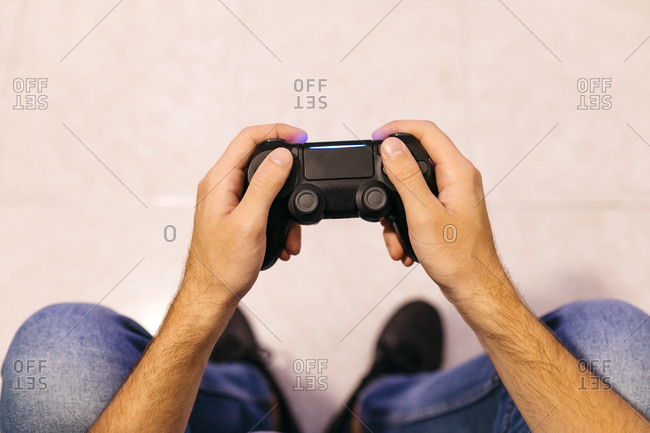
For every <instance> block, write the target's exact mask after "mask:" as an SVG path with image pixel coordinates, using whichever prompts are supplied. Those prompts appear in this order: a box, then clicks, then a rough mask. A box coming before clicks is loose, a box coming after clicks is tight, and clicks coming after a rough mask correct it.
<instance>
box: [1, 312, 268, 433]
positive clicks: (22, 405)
mask: <svg viewBox="0 0 650 433" xmlns="http://www.w3.org/2000/svg"><path fill="white" fill-rule="evenodd" d="M91 310H92V311H91ZM89 312H90V313H89ZM86 315H87V316H86ZM84 316H85V317H84ZM82 319H83V320H82ZM149 340H151V335H150V334H149V333H148V332H147V331H146V330H144V328H142V327H141V326H140V325H138V324H137V323H135V322H134V321H132V320H131V319H129V318H127V317H124V316H121V315H119V314H117V313H115V312H114V311H112V310H110V309H108V308H104V307H101V306H98V307H96V308H94V309H93V305H89V304H57V305H52V306H50V307H47V308H44V309H42V310H40V311H38V312H37V313H36V314H34V315H33V316H32V317H30V318H29V319H28V320H27V321H26V322H25V323H24V324H23V325H22V326H21V328H20V329H19V330H18V333H17V334H16V336H15V337H14V340H13V342H12V343H11V346H10V347H9V351H8V353H7V357H6V358H5V361H4V364H3V366H2V380H3V382H2V397H1V398H0V430H1V431H2V432H4V433H14V432H20V433H27V432H29V433H36V432H38V433H49V432H65V433H74V432H85V431H87V429H88V428H89V427H90V425H91V424H92V423H93V422H94V420H95V419H96V418H97V417H98V416H99V414H100V413H101V411H102V410H103V408H104V407H105V406H106V405H107V404H108V402H109V401H110V399H111V397H112V396H113V394H115V392H116V391H117V390H118V388H119V387H120V385H121V384H122V382H123V381H124V379H126V377H127V376H128V374H129V373H130V371H131V370H132V369H133V367H134V366H135V364H136V362H137V360H138V358H139V357H140V355H141V354H142V352H143V350H144V348H145V346H146V345H147V343H148V342H149ZM272 399H273V397H272V395H271V391H270V388H269V385H268V383H267V382H266V380H265V379H264V377H263V376H262V374H261V373H260V372H259V371H258V370H257V369H256V368H254V367H252V366H249V365H247V364H239V363H232V364H219V365H216V364H209V365H208V367H207V369H206V371H205V374H204V375H203V379H202V381H201V386H200V390H199V393H198V395H197V398H196V403H195V405H194V408H193V410H192V415H191V417H190V422H189V426H188V428H187V430H186V432H190V431H191V433H207V432H241V431H248V430H249V429H251V428H253V427H254V426H255V425H257V427H256V428H257V429H267V430H268V429H270V428H271V425H270V422H271V420H270V419H269V417H266V416H265V415H266V413H267V412H268V411H269V409H270V408H271V407H272Z"/></svg>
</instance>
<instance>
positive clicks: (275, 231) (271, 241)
mask: <svg viewBox="0 0 650 433" xmlns="http://www.w3.org/2000/svg"><path fill="white" fill-rule="evenodd" d="M291 221H292V219H291V215H290V214H289V209H288V206H287V199H283V200H279V201H277V202H274V203H273V204H272V205H271V208H270V209H269V219H268V221H267V223H266V253H265V254H264V261H263V262H262V270H265V269H268V268H270V267H271V266H273V265H274V264H275V262H276V261H277V260H278V259H279V258H280V255H281V254H282V250H284V246H285V245H286V243H287V238H288V236H289V228H290V227H291Z"/></svg>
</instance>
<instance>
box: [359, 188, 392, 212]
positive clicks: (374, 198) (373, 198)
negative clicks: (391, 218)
mask: <svg viewBox="0 0 650 433" xmlns="http://www.w3.org/2000/svg"><path fill="white" fill-rule="evenodd" d="M361 200H362V203H363V206H364V207H365V208H366V209H367V210H369V211H370V212H381V211H382V210H383V209H384V208H385V207H386V205H387V204H388V194H386V190H385V189H384V188H382V187H381V186H371V187H370V188H368V189H366V190H365V191H364V192H363V196H362V199H361Z"/></svg>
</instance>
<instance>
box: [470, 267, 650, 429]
mask: <svg viewBox="0 0 650 433" xmlns="http://www.w3.org/2000/svg"><path fill="white" fill-rule="evenodd" d="M478 266H479V267H480V268H477V269H479V271H478V272H477V273H478V274H480V278H479V279H478V280H477V282H476V283H475V285H476V287H473V288H472V290H474V293H481V295H475V296H478V298H476V299H474V301H475V302H466V303H464V304H463V305H459V306H458V309H459V312H460V313H461V315H462V316H463V318H464V319H465V321H466V322H467V323H468V324H469V325H470V326H471V327H472V329H473V330H474V332H475V333H476V335H477V336H478V338H479V340H480V341H481V343H482V344H483V346H484V348H485V350H486V352H487V354H488V355H489V357H490V359H491V360H492V362H493V364H494V366H495V368H496V370H497V372H498V373H499V377H500V378H501V380H502V382H503V384H504V385H505V387H506V389H507V390H508V392H509V394H510V396H511V397H512V399H513V400H514V402H515V404H516V405H517V408H518V409H519V411H520V412H521V414H522V416H523V417H524V419H525V420H526V423H527V424H528V426H529V427H530V428H531V429H532V428H535V431H536V432H540V433H542V432H562V431H567V432H577V431H589V432H608V433H610V432H619V431H620V432H626V433H629V432H637V431H638V432H645V431H648V430H647V425H646V424H645V422H644V421H643V420H642V418H641V416H640V415H638V414H637V413H636V411H634V409H632V408H631V407H630V406H629V405H628V404H627V403H626V402H625V401H624V400H623V399H622V398H621V397H620V396H619V395H618V394H616V393H615V392H614V391H613V390H609V388H608V387H606V386H604V384H601V385H603V386H599V387H597V389H593V390H584V386H582V387H581V384H584V383H594V382H593V381H598V380H600V379H598V378H596V377H593V376H592V375H591V374H590V373H588V372H587V373H583V372H581V371H584V369H579V368H578V361H577V360H576V359H575V358H574V357H573V356H572V355H571V353H569V352H568V351H567V350H566V348H565V347H564V346H563V345H562V344H561V343H560V342H559V341H558V340H557V339H556V338H555V336H554V335H553V334H552V332H551V331H550V330H549V329H548V328H547V327H546V326H545V325H544V324H543V323H542V322H541V321H540V320H539V319H538V318H537V317H536V316H535V315H534V314H533V313H532V312H531V311H530V310H529V309H528V308H527V307H526V305H525V304H524V303H523V302H522V301H521V299H520V298H519V296H518V294H517V293H516V290H515V288H514V286H513V285H512V283H511V282H510V280H509V279H508V277H507V275H506V273H505V271H503V268H502V267H501V266H500V265H497V264H496V263H495V264H494V265H491V266H488V265H485V264H484V263H478ZM481 268H484V269H481Z"/></svg>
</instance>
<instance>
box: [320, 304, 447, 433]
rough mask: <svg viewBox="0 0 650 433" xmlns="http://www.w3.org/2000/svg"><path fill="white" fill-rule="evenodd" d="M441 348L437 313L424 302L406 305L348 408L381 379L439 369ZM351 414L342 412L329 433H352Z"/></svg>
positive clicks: (385, 335)
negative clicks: (367, 387) (369, 386)
mask: <svg viewBox="0 0 650 433" xmlns="http://www.w3.org/2000/svg"><path fill="white" fill-rule="evenodd" d="M442 346H443V334H442V323H441V321H440V316H439V314H438V312H437V311H436V309H435V308H433V306H431V305H429V304H427V303H425V302H422V301H415V302H411V303H409V304H406V305H404V306H403V307H402V308H400V309H399V310H398V311H397V313H395V315H394V316H393V317H392V318H391V319H390V320H389V321H388V323H387V324H386V326H385V327H384V330H383V331H382V332H381V335H380V336H379V339H378V340H377V347H376V350H375V360H374V362H373V365H372V367H371V369H370V371H369V372H368V374H367V375H366V377H364V378H363V379H362V380H361V383H360V384H359V386H358V387H357V389H356V390H355V391H354V393H353V394H352V397H350V399H349V400H348V402H347V404H346V406H347V407H348V408H349V409H350V410H353V409H354V405H355V403H356V400H357V397H358V395H359V392H361V390H363V389H364V388H365V387H366V386H367V385H369V384H370V383H371V382H372V381H374V380H375V379H377V378H379V377H381V376H385V375H389V374H409V373H420V372H425V371H435V370H437V369H439V368H440V365H441V364H442ZM350 410H348V409H347V408H343V410H342V411H341V413H340V414H339V415H338V416H337V417H336V418H335V419H334V420H333V421H332V423H331V424H330V426H329V428H328V429H327V430H326V433H349V432H350V422H351V420H352V414H351V413H350Z"/></svg>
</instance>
